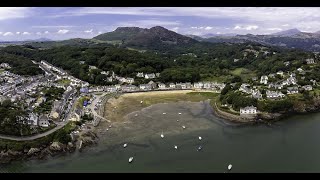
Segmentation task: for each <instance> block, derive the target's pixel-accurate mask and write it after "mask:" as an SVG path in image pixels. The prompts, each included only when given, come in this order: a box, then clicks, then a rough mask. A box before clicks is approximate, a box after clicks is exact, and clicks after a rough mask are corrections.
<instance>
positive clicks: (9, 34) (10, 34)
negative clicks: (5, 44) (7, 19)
mask: <svg viewBox="0 0 320 180" xmlns="http://www.w3.org/2000/svg"><path fill="white" fill-rule="evenodd" d="M12 35H13V33H12V32H5V33H4V34H3V36H12Z"/></svg>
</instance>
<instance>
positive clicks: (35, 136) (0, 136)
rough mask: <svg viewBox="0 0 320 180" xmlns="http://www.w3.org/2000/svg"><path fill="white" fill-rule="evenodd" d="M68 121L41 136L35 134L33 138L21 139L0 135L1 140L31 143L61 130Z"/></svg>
mask: <svg viewBox="0 0 320 180" xmlns="http://www.w3.org/2000/svg"><path fill="white" fill-rule="evenodd" d="M67 122H68V120H66V121H63V122H61V123H60V124H58V125H57V126H56V127H55V128H53V129H50V130H49V131H46V132H44V133H41V134H36V135H33V136H23V137H18V136H7V135H0V138H1V139H7V140H13V141H31V140H35V139H38V138H41V137H44V136H47V135H49V134H51V133H53V132H55V131H57V130H59V129H61V128H62V127H64V126H65V125H66V124H67Z"/></svg>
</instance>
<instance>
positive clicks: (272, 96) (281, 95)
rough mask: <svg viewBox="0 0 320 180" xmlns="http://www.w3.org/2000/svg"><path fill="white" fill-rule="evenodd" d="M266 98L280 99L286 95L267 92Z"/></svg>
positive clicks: (277, 92)
mask: <svg viewBox="0 0 320 180" xmlns="http://www.w3.org/2000/svg"><path fill="white" fill-rule="evenodd" d="M266 96H267V98H268V99H279V98H283V97H285V95H284V94H283V93H282V92H279V91H270V90H267V92H266Z"/></svg>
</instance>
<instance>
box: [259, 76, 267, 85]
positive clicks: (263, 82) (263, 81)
mask: <svg viewBox="0 0 320 180" xmlns="http://www.w3.org/2000/svg"><path fill="white" fill-rule="evenodd" d="M260 83H261V84H268V76H261V80H260Z"/></svg>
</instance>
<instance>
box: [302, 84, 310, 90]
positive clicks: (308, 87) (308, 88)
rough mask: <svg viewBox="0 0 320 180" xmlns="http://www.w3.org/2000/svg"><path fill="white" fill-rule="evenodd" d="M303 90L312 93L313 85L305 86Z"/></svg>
mask: <svg viewBox="0 0 320 180" xmlns="http://www.w3.org/2000/svg"><path fill="white" fill-rule="evenodd" d="M302 88H303V89H304V90H306V91H312V86H311V85H305V86H302Z"/></svg>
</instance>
